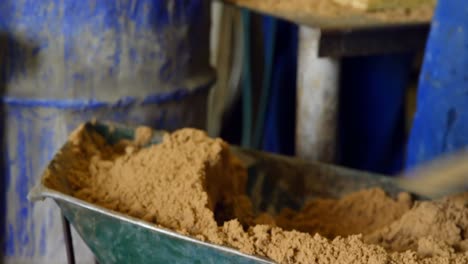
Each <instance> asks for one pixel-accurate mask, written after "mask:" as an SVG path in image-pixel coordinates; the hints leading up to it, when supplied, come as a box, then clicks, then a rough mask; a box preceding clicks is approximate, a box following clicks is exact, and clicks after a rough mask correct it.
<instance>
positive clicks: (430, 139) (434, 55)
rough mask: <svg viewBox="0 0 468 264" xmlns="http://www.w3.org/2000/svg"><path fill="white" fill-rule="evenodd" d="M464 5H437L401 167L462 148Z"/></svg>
mask: <svg viewBox="0 0 468 264" xmlns="http://www.w3.org/2000/svg"><path fill="white" fill-rule="evenodd" d="M467 17H468V2H467V1H465V0H447V1H439V2H438V6H437V8H436V12H435V15H434V19H433V22H432V27H431V32H430V35H429V39H428V43H427V47H426V53H425V58H424V64H423V69H422V72H421V76H420V83H419V91H418V104H417V112H416V115H415V120H414V125H413V129H412V131H411V136H410V140H409V144H408V158H407V167H408V168H411V167H413V166H416V165H418V164H420V163H423V162H427V161H430V160H432V159H434V158H437V157H438V156H439V155H442V154H446V153H450V152H454V151H457V150H460V149H462V148H466V147H467V146H468V108H467V106H468V73H467V69H468V52H467V50H468V35H467V34H468V20H467Z"/></svg>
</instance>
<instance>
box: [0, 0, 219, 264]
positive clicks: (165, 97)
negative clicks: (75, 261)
mask: <svg viewBox="0 0 468 264" xmlns="http://www.w3.org/2000/svg"><path fill="white" fill-rule="evenodd" d="M208 10H209V9H208V5H207V3H206V1H202V0H193V1H186V0H158V1H154V0H83V1H76V0H41V1H36V0H22V1H14V0H5V1H0V115H1V116H0V131H1V132H2V135H1V137H0V139H1V141H0V144H1V145H2V148H3V149H4V151H3V153H4V155H3V157H2V159H3V162H2V168H1V169H2V172H4V173H3V174H4V175H5V177H4V178H1V182H0V186H4V188H5V189H4V192H3V194H2V196H1V197H0V210H1V211H0V213H2V214H1V216H0V238H1V239H2V240H0V242H1V243H2V244H1V252H2V253H3V255H4V256H5V257H6V258H5V259H6V261H7V263H9V261H11V262H20V263H25V264H27V263H64V262H65V251H64V247H63V237H62V236H61V226H60V221H59V220H58V218H57V217H58V212H57V210H56V208H55V207H53V206H52V205H51V204H46V205H41V204H39V205H33V204H31V203H29V202H28V201H27V200H26V195H27V191H28V190H29V189H30V188H31V187H32V186H33V185H35V184H36V182H37V179H38V178H37V177H38V176H39V174H40V173H41V171H42V170H43V168H44V167H45V165H46V164H47V162H48V161H49V160H50V158H51V157H52V155H53V153H55V152H56V151H57V149H58V148H59V147H60V146H61V145H62V144H63V143H64V141H65V140H66V137H67V135H68V133H69V132H70V131H72V130H73V129H74V128H75V127H76V126H77V125H78V124H80V123H81V122H83V121H86V120H90V119H93V118H97V119H106V120H110V121H115V122H119V123H126V124H130V125H132V124H133V125H138V124H144V125H149V126H153V127H156V128H161V129H166V130H173V129H176V128H179V127H181V126H193V127H203V126H204V124H205V107H204V105H205V103H206V98H207V94H208V90H209V87H210V86H211V84H212V83H213V79H214V78H213V72H212V71H211V70H210V68H209V60H208V48H209V47H208V45H207V44H208V32H209V27H208V25H209V23H208V22H209V16H208V12H209V11H208ZM198 72H200V74H194V73H198ZM195 75H196V76H195ZM192 77H196V78H193V79H192ZM3 240H4V241H3ZM77 254H81V255H80V256H81V257H82V258H81V261H82V262H81V263H89V262H90V261H91V259H90V258H89V257H90V256H89V255H86V252H84V253H83V252H78V253H77ZM0 258H1V257H0ZM83 261H84V262H83ZM0 262H2V259H0Z"/></svg>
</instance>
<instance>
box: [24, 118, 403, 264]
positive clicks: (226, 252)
mask: <svg viewBox="0 0 468 264" xmlns="http://www.w3.org/2000/svg"><path fill="white" fill-rule="evenodd" d="M86 128H87V129H93V130H95V131H97V132H98V133H100V134H102V135H104V136H105V137H106V138H107V139H108V142H109V144H113V143H114V142H116V141H118V140H120V139H132V138H133V131H134V129H133V128H128V127H124V126H118V125H115V124H112V129H109V126H108V125H106V124H102V123H97V124H91V123H88V124H87V125H86ZM160 139H161V134H160V133H155V136H154V138H153V141H152V144H157V143H158V142H160ZM63 149H64V148H62V151H63ZM232 150H233V151H234V153H235V154H236V155H237V156H238V157H239V158H240V159H241V160H242V161H243V162H244V163H245V164H246V165H247V166H248V170H249V180H248V190H247V193H248V195H249V196H250V197H251V199H252V201H253V204H254V208H255V210H257V211H268V212H269V213H271V214H275V213H277V212H279V210H280V209H281V208H284V207H290V208H293V209H299V208H301V206H302V205H303V204H304V203H305V202H306V201H307V200H309V199H314V198H318V197H326V198H331V197H340V196H343V195H345V194H348V193H351V192H354V191H357V190H361V189H365V188H370V187H376V186H378V187H381V188H383V189H384V190H385V191H387V193H388V194H389V195H391V196H396V195H397V194H398V193H399V192H401V191H402V190H400V189H398V188H397V187H396V186H395V185H394V184H393V182H392V179H391V178H388V177H384V176H381V175H375V174H369V173H364V172H359V171H355V170H350V169H345V168H340V167H336V166H330V165H325V164H321V163H309V162H304V161H301V160H298V159H294V158H288V157H283V156H278V155H272V154H267V153H263V152H258V151H251V150H245V149H239V148H236V147H233V148H232ZM60 155H62V152H61V151H59V152H58V153H57V154H56V155H55V158H54V160H52V162H51V163H50V164H53V163H54V162H58V161H60ZM49 166H51V165H49ZM53 177H60V178H61V180H62V181H63V182H64V183H65V184H66V181H67V180H66V177H65V175H53ZM43 180H44V175H43V177H42V178H41V182H40V183H39V184H38V185H37V186H36V187H34V188H33V189H32V190H31V192H30V193H29V199H31V200H34V201H38V200H43V199H45V198H51V199H53V200H55V201H56V203H57V204H58V206H59V207H60V209H61V211H62V213H63V215H64V216H65V217H66V218H67V219H68V221H69V222H70V223H71V224H72V225H73V226H74V227H75V229H76V230H77V231H78V233H79V234H80V235H81V237H82V238H83V240H84V241H85V242H86V243H87V245H88V246H89V247H90V248H91V250H92V251H93V252H94V254H95V256H96V258H97V260H98V261H99V263H101V264H105V263H274V262H273V261H271V260H268V259H265V258H262V257H258V256H251V255H246V254H244V253H241V252H240V251H237V250H235V249H232V248H228V247H223V246H218V245H214V244H210V243H206V242H202V241H200V240H197V239H194V238H191V237H188V236H184V235H181V234H179V233H176V232H174V231H171V230H169V229H164V228H160V227H157V226H155V225H154V224H152V223H148V222H145V221H143V220H140V219H136V218H133V217H130V216H128V215H125V214H122V213H119V212H115V211H112V210H108V209H106V208H103V207H101V206H98V205H94V204H91V203H88V202H85V201H83V200H80V199H77V198H75V197H73V196H71V195H69V194H67V193H63V192H59V191H57V190H52V189H50V188H47V187H46V186H44V185H43Z"/></svg>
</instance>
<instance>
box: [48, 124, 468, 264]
mask: <svg viewBox="0 0 468 264" xmlns="http://www.w3.org/2000/svg"><path fill="white" fill-rule="evenodd" d="M150 132H151V131H148V130H147V129H140V130H139V132H138V133H137V134H138V135H139V136H138V142H136V143H135V142H121V143H119V144H117V145H115V146H109V145H107V144H106V142H105V140H104V138H102V137H101V136H100V135H98V134H96V133H94V132H92V131H90V130H88V129H86V128H85V127H84V126H82V127H80V128H79V129H78V130H77V131H75V132H74V133H73V134H72V135H71V137H70V140H69V143H68V144H67V145H66V147H65V149H64V151H62V152H61V153H60V155H61V156H62V158H63V159H65V160H66V161H67V162H63V164H62V163H61V164H53V165H52V166H51V167H50V168H49V171H48V174H47V177H46V179H45V184H46V186H48V187H50V188H54V189H57V190H59V191H62V192H65V193H70V194H72V195H75V196H76V197H78V198H81V199H84V200H86V201H89V202H93V203H96V204H98V205H101V206H104V207H106V208H109V209H112V210H116V211H119V212H122V213H126V214H129V215H131V216H134V217H138V218H142V219H144V220H146V221H149V222H153V223H155V224H158V225H161V226H164V227H167V228H171V229H174V230H175V231H178V232H181V233H183V234H188V235H191V236H194V237H196V238H198V239H202V240H205V241H210V242H212V243H215V244H221V245H226V246H230V247H233V248H237V249H239V250H241V251H242V252H245V253H248V254H255V255H259V256H264V257H268V258H271V259H273V260H274V261H277V262H279V263H324V264H328V263H343V264H344V263H425V264H432V263H468V254H467V253H466V249H467V242H466V240H465V237H467V235H468V233H467V232H468V220H467V218H468V217H467V212H468V208H467V201H468V197H466V196H458V197H455V198H450V199H445V200H442V201H437V202H418V203H416V204H415V206H414V207H413V208H412V209H411V210H410V207H411V199H410V198H409V196H408V195H406V194H401V195H400V197H399V198H398V199H397V200H393V199H391V198H389V197H387V196H386V195H385V193H384V192H383V191H382V190H380V189H372V190H365V191H362V192H358V193H354V194H351V195H349V196H346V197H343V198H342V199H339V200H331V199H323V200H315V201H311V202H310V203H308V204H307V205H306V206H305V207H304V209H303V210H301V211H300V212H294V211H291V210H287V209H285V210H284V211H283V212H282V213H281V214H280V215H278V216H276V217H274V216H270V215H267V214H265V213H263V214H260V215H258V216H255V215H254V214H253V210H252V204H251V202H250V199H249V198H248V197H247V196H245V195H244V192H245V185H246V179H247V174H246V170H245V168H244V167H243V166H242V164H241V163H240V161H239V160H237V158H235V157H234V156H233V154H231V152H230V151H229V148H228V145H227V144H226V143H224V142H223V141H222V140H220V139H210V138H208V137H207V135H206V134H205V133H204V132H201V131H198V130H193V129H183V130H179V131H177V132H175V133H172V134H166V135H165V136H164V139H163V142H162V143H161V144H158V145H154V146H151V147H148V148H139V146H142V145H145V144H146V142H147V141H148V140H149V136H148V135H151V133H150ZM129 148H131V149H130V150H129ZM65 172H66V173H65ZM59 174H60V175H67V177H68V182H69V183H64V182H60V181H59V180H58V177H54V175H59ZM255 224H257V225H255ZM262 224H263V225H262ZM285 229H286V230H292V231H286V230H285ZM296 230H298V231H296ZM299 231H304V232H299ZM305 232H308V233H305ZM323 235H324V236H326V237H327V238H329V239H331V240H329V239H327V238H325V237H324V236H323ZM364 241H365V242H367V243H365V242H364ZM370 243H373V244H370Z"/></svg>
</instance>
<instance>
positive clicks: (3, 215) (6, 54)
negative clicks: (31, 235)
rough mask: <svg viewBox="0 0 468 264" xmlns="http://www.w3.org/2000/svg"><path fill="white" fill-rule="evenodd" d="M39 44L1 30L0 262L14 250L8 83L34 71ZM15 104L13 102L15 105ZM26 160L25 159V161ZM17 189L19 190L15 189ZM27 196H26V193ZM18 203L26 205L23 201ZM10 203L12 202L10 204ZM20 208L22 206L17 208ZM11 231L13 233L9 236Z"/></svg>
mask: <svg viewBox="0 0 468 264" xmlns="http://www.w3.org/2000/svg"><path fill="white" fill-rule="evenodd" d="M37 53H38V48H37V47H36V46H35V45H34V44H32V43H30V42H29V43H28V42H26V41H22V40H19V39H17V38H15V37H13V36H12V35H10V34H8V33H5V32H0V98H1V101H0V103H1V105H0V146H1V156H0V157H1V161H0V162H1V163H0V166H1V167H0V169H1V172H2V173H1V174H0V188H3V189H1V190H0V245H1V251H0V263H2V262H3V260H2V259H3V257H4V256H5V255H8V252H9V251H10V250H11V248H10V247H12V245H10V244H9V243H8V241H9V240H10V238H9V237H8V236H7V229H8V227H7V207H8V206H9V205H8V202H7V194H8V190H7V188H9V183H10V180H12V179H11V178H10V177H11V171H10V169H11V167H10V165H11V160H10V158H9V153H10V152H11V150H9V149H8V144H7V142H8V141H7V135H8V120H9V118H10V117H9V116H8V112H9V109H8V107H9V106H8V103H7V101H6V98H7V97H8V90H7V85H8V83H9V82H10V81H12V80H14V79H15V78H21V76H22V75H23V74H26V73H29V74H30V73H31V72H34V71H35V70H36V69H37V65H38V56H37ZM13 107H14V106H13ZM24 162H25V161H23V163H24ZM18 187H21V188H28V187H27V186H18ZM13 191H14V192H15V191H16V190H13ZM24 199H26V197H24ZM17 205H18V206H24V205H23V204H22V203H19V204H17ZM10 206H11V205H10ZM16 210H17V211H21V210H22V208H16ZM11 235H12V234H11V233H10V234H9V236H11Z"/></svg>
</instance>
